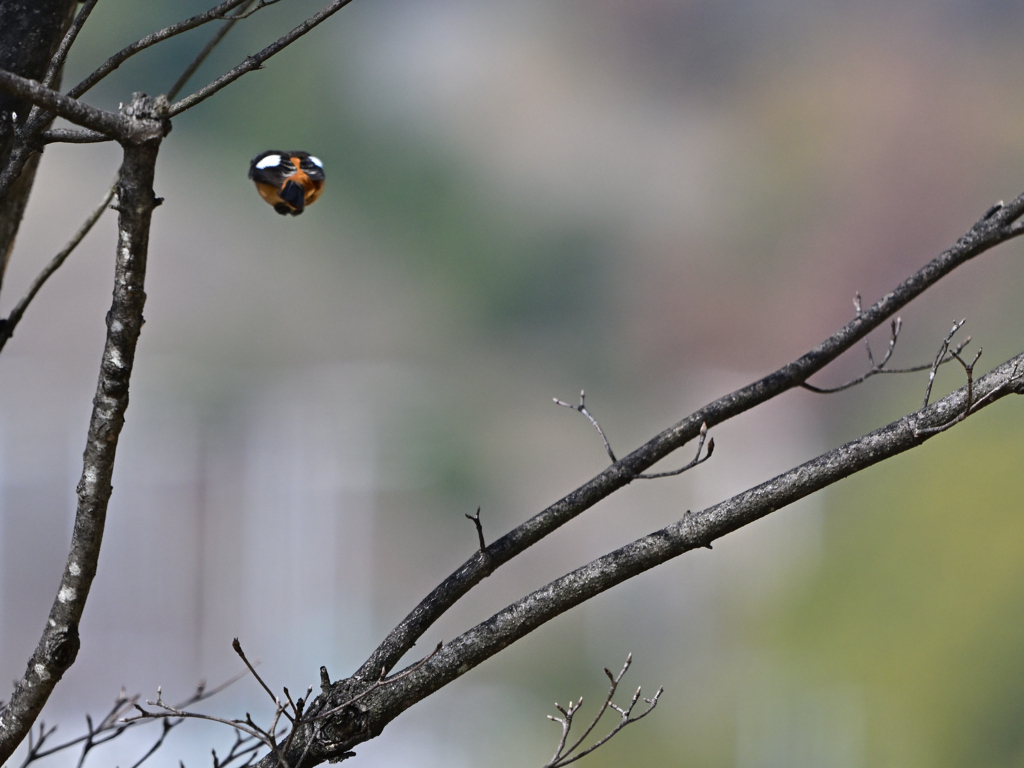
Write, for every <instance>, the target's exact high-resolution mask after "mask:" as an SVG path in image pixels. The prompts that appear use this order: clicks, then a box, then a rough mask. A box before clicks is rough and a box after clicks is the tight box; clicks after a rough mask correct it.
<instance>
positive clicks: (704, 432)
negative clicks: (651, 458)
mask: <svg viewBox="0 0 1024 768" xmlns="http://www.w3.org/2000/svg"><path fill="white" fill-rule="evenodd" d="M707 436H708V425H707V422H704V423H703V424H701V425H700V438H699V439H698V440H697V455H696V456H694V457H693V460H692V461H691V462H690V463H689V464H686V465H685V466H682V467H680V468H679V469H672V470H669V471H668V472H642V473H640V474H639V475H637V479H638V480H657V479H658V478H660V477H675V476H676V475H681V474H683V472H685V471H686V470H688V469H693V468H694V467H696V466H697V465H698V464H703V463H704V462H705V461H707V460H708V459H710V458H711V454H713V453H714V452H715V438H713V437H712V438H711V439H710V440H708V450H707V453H705V454H704V458H701V456H700V452H701V451H702V450H703V449H704V440H705V439H706V438H707Z"/></svg>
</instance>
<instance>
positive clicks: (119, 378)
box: [0, 94, 170, 763]
mask: <svg viewBox="0 0 1024 768" xmlns="http://www.w3.org/2000/svg"><path fill="white" fill-rule="evenodd" d="M166 105H167V101H166V99H158V100H156V101H153V100H150V99H148V98H146V97H145V96H144V95H143V94H136V95H135V97H134V98H133V99H132V103H131V104H130V105H128V106H127V107H125V108H124V111H123V115H124V116H126V117H127V118H128V119H129V120H131V121H137V122H139V123H145V124H147V125H146V126H145V127H147V128H149V129H151V133H150V138H148V139H147V140H145V141H144V142H142V143H138V144H130V143H127V142H126V143H125V144H124V145H123V148H124V163H123V165H122V172H121V181H120V185H119V186H118V210H119V211H120V216H119V218H118V239H117V251H116V266H115V271H114V296H113V301H112V303H111V307H110V311H109V312H108V313H107V338H106V344H105V345H104V348H103V358H102V361H101V363H100V373H99V382H98V384H97V386H96V397H95V398H94V399H93V409H92V416H91V418H90V421H89V433H88V437H87V440H86V447H85V453H84V455H83V468H82V479H81V480H80V481H79V483H78V487H77V489H76V490H77V493H78V510H77V513H76V515H75V526H74V531H73V533H72V538H71V549H70V552H69V554H68V560H67V564H66V566H65V568H64V574H63V576H62V578H61V582H60V588H59V589H58V591H57V597H56V599H55V600H54V601H53V607H52V608H51V609H50V615H49V617H48V618H47V622H46V626H45V628H44V630H43V633H42V636H41V637H40V638H39V644H38V645H37V647H36V649H35V652H34V653H33V654H32V658H31V659H30V660H29V662H28V668H27V669H26V671H25V674H24V676H23V677H22V678H21V680H19V681H18V682H17V683H16V687H15V689H14V693H13V694H12V696H11V699H10V702H9V703H8V704H7V707H6V708H5V709H4V710H3V711H0V763H3V762H5V761H6V760H7V759H8V758H9V757H10V756H11V753H13V752H14V750H15V749H16V748H17V746H18V744H19V743H20V742H21V741H22V739H23V738H24V737H25V735H26V734H27V733H28V732H29V730H30V729H31V727H32V724H33V722H34V721H35V719H36V717H38V715H39V712H40V710H41V709H42V708H43V705H44V704H45V703H46V700H47V699H48V698H49V696H50V693H51V692H52V691H53V689H54V687H55V686H56V684H57V682H58V681H59V680H60V679H61V677H62V676H63V675H64V673H65V672H66V671H67V670H68V668H69V667H70V666H71V665H72V664H73V663H74V661H75V656H76V655H77V654H78V648H79V638H78V624H79V622H80V620H81V618H82V612H83V610H84V609H85V601H86V598H87V597H88V595H89V588H90V587H91V585H92V580H93V577H94V576H95V575H96V566H97V563H98V561H99V554H100V543H101V541H102V539H103V527H104V523H105V521H106V514H107V503H108V502H109V500H110V493H111V477H112V475H113V471H114V456H115V453H116V451H117V442H118V438H119V437H120V435H121V428H122V426H123V425H124V414H125V409H126V408H127V407H128V385H129V380H130V378H131V373H132V365H133V363H134V361H135V347H136V344H137V342H138V339H139V332H140V331H141V330H142V323H143V318H142V309H143V306H144V305H145V303H146V293H145V277H146V255H147V251H148V247H149V226H150V220H151V218H152V214H153V209H154V208H155V207H156V206H157V205H158V204H159V203H158V200H157V199H156V197H155V196H154V194H153V174H154V169H155V166H156V158H157V153H158V151H159V148H160V141H161V139H162V138H163V136H164V135H165V134H166V133H167V131H168V130H170V124H169V123H168V122H167V121H166V119H165V116H166ZM139 127H143V126H139ZM154 129H155V130H154Z"/></svg>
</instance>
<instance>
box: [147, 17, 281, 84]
mask: <svg viewBox="0 0 1024 768" xmlns="http://www.w3.org/2000/svg"><path fill="white" fill-rule="evenodd" d="M256 1H257V0H245V2H243V3H242V5H240V6H239V7H238V8H236V9H235V12H234V13H233V14H231V15H230V16H228V17H227V21H226V22H225V23H224V24H222V25H221V27H220V29H218V30H217V32H216V34H214V36H213V37H212V38H210V41H209V42H208V43H207V44H206V45H205V46H203V50H201V51H200V52H199V54H198V55H197V56H196V57H195V58H194V59H192V61H191V62H190V63H189V65H188V66H187V67H185V71H184V72H182V73H181V76H180V77H179V78H178V79H177V80H176V81H175V82H174V85H172V86H171V89H170V90H169V91H167V98H168V100H171V101H173V100H174V99H175V98H177V96H178V94H179V93H181V89H182V88H184V87H185V83H187V82H188V81H189V78H191V77H192V75H194V74H195V73H196V70H197V69H199V67H200V66H201V65H202V63H203V62H204V61H206V58H207V57H208V56H209V55H210V54H211V53H213V49H214V48H216V47H217V45H218V44H219V43H220V41H221V40H223V39H224V36H225V35H226V34H227V33H228V32H230V31H231V28H232V27H233V26H235V24H237V23H238V22H239V21H241V20H242V19H247V18H249V16H251V15H252V14H253V13H255V12H256V11H258V10H259V9H260V8H262V7H264V6H266V5H267V4H268V3H266V2H264V0H260V4H259V5H258V6H257V7H256V8H253V9H252V10H251V11H249V8H250V6H252V4H253V3H254V2H256ZM275 2H276V0H275ZM246 11H249V12H248V13H247V12H246Z"/></svg>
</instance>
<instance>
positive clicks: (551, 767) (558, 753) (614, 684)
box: [544, 654, 664, 768]
mask: <svg viewBox="0 0 1024 768" xmlns="http://www.w3.org/2000/svg"><path fill="white" fill-rule="evenodd" d="M632 662H633V654H629V655H628V656H627V657H626V663H625V664H623V665H622V669H621V670H620V671H619V674H618V675H612V673H611V671H610V670H608V669H607V668H606V669H605V671H604V673H605V675H607V677H608V680H609V682H610V685H609V688H608V695H607V696H606V697H605V700H604V703H603V704H602V705H601V708H600V709H599V710H598V711H597V714H596V715H595V716H594V718H593V719H592V720H591V721H590V725H589V726H587V729H586V730H585V731H584V732H583V735H581V736H580V737H579V738H578V739H576V741H575V742H573V744H572V746H570V747H568V748H567V747H566V746H565V743H566V740H567V739H568V736H569V732H570V731H571V729H572V725H573V717H574V716H575V715H576V714H577V712H579V709H580V707H582V706H583V697H580V698H579V700H578V701H576V702H573V701H570V702H569V705H568V706H567V707H565V708H563V707H561V706H559V705H558V703H557V702H556V703H555V708H556V709H557V710H558V711H559V712H561V713H562V717H554V716H553V715H548V719H549V720H552V721H554V722H556V723H559V724H560V725H561V726H562V735H561V738H559V740H558V746H557V747H556V748H555V754H554V756H553V757H552V758H551V760H550V761H549V762H548V763H546V764H545V765H544V768H562V766H565V765H569V764H570V763H574V762H576V761H577V760H579V759H580V758H582V757H586V756H587V755H589V754H590V753H591V752H593V751H594V750H596V749H598V748H599V747H601V746H603V745H604V744H607V743H608V742H609V741H610V740H611V739H612V737H614V736H615V735H616V734H617V733H619V732H620V731H621V730H622V729H623V728H625V727H626V726H627V725H630V724H632V723H635V722H636V721H638V720H642V719H643V718H645V717H647V715H649V714H650V713H651V712H652V711H653V710H654V708H655V707H656V706H658V699H659V698H661V694H662V692H663V691H664V688H659V689H658V690H657V692H656V693H655V694H654V696H652V697H651V698H649V699H644V701H645V702H646V703H647V709H646V710H645V711H644V712H642V713H641V714H639V715H637V716H635V717H634V716H633V709H634V708H635V707H636V704H637V701H639V699H640V690H641V689H640V688H637V689H636V693H634V694H633V698H632V699H631V700H630V703H629V706H628V707H626V708H625V709H623V708H622V707H619V706H616V705H615V704H614V703H613V701H612V700H613V698H614V697H615V692H616V691H617V690H618V687H619V683H620V682H621V681H622V678H623V676H624V675H625V674H626V670H628V669H629V665H630V664H631V663H632ZM609 709H614V710H615V711H616V712H618V713H619V722H618V723H616V725H615V727H614V728H612V730H611V731H610V732H609V733H607V734H606V735H605V736H604V737H603V738H601V739H598V741H596V742H595V743H594V744H593V745H591V746H590V747H588V748H587V749H585V750H583V751H582V752H577V753H576V754H573V753H574V752H576V750H578V749H579V748H580V747H581V746H582V745H583V742H585V741H586V740H587V738H588V737H589V736H590V734H591V733H592V732H593V730H594V728H596V727H597V724H598V723H599V722H600V721H601V718H602V717H604V714H605V712H607V711H608V710H609Z"/></svg>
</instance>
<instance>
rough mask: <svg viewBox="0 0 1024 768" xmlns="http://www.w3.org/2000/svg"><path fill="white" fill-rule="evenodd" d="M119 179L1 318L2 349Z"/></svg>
mask: <svg viewBox="0 0 1024 768" xmlns="http://www.w3.org/2000/svg"><path fill="white" fill-rule="evenodd" d="M119 179H120V175H118V179H115V180H114V183H113V184H112V185H111V187H110V189H108V190H107V193H106V194H105V195H104V196H103V199H102V200H100V204H99V205H97V206H96V207H95V208H94V209H93V211H92V213H90V214H89V216H88V217H87V218H86V220H85V221H84V222H82V226H80V227H79V228H78V231H77V232H75V234H74V235H73V236H72V237H71V239H70V240H69V241H68V242H67V245H65V246H64V247H63V248H62V249H61V251H60V253H58V254H57V255H56V256H54V257H53V258H52V259H50V263H49V264H47V265H46V266H45V267H43V270H42V271H41V272H40V273H39V274H38V275H36V278H35V280H33V281H32V284H31V285H30V286H29V288H28V291H27V292H26V293H25V295H24V296H22V297H21V300H20V301H19V302H18V303H17V304H15V305H14V309H12V310H11V313H10V314H9V315H8V316H7V317H6V319H4V320H0V350H2V349H3V348H4V345H5V344H6V343H7V340H8V339H10V338H11V336H13V335H14V329H15V328H16V327H17V325H18V323H19V322H21V318H22V316H23V315H24V314H25V310H26V309H28V305H29V304H31V303H32V299H34V298H35V297H36V294H37V293H39V289H41V288H42V287H43V284H44V283H46V281H47V280H49V279H50V276H51V275H53V273H54V272H56V271H57V270H58V269H59V268H60V266H61V265H62V264H63V263H64V260H65V259H67V257H68V256H70V255H71V252H72V251H74V250H75V248H77V247H78V244H79V243H80V242H82V240H83V239H84V238H85V236H86V235H87V234H89V231H90V230H91V229H92V228H93V225H94V224H95V223H96V222H97V221H99V218H100V216H102V215H103V212H104V211H105V210H107V207H108V206H109V205H110V201H111V200H112V199H113V198H114V194H115V193H116V192H117V184H118V180H119Z"/></svg>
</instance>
